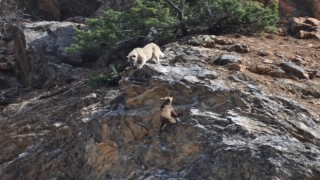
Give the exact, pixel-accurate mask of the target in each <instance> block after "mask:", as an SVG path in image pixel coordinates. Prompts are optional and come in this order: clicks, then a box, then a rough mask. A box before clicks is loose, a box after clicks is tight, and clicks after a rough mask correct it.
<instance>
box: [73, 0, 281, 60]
mask: <svg viewBox="0 0 320 180" xmlns="http://www.w3.org/2000/svg"><path fill="white" fill-rule="evenodd" d="M169 2H171V3H169ZM183 2H185V1H184V0H173V1H169V0H148V1H147V0H134V1H133V3H132V6H131V8H129V10H128V11H126V12H118V11H113V10H108V11H106V12H105V14H104V15H103V16H102V17H99V18H93V19H88V20H87V22H88V30H77V36H76V38H75V43H74V44H72V45H71V46H70V47H69V48H68V49H67V51H69V52H76V51H81V52H82V53H89V54H90V53H94V54H99V53H100V52H101V51H102V50H104V49H106V48H107V49H112V48H117V47H119V46H121V45H124V44H130V43H134V42H140V41H141V40H146V39H148V38H149V39H148V40H149V41H153V42H164V41H168V40H172V39H174V38H175V37H176V36H177V34H178V32H179V31H178V29H179V28H181V29H185V28H186V27H192V26H193V27H198V26H206V27H209V28H211V29H220V30H222V31H224V32H230V31H236V32H239V31H242V32H243V31H244V32H255V31H264V30H267V29H272V28H270V27H273V26H275V25H276V23H277V22H278V20H279V15H278V6H277V4H275V3H274V4H270V5H268V6H266V7H264V5H263V4H261V3H258V2H255V1H251V0H211V1H210V0H199V1H195V2H194V4H188V3H183ZM172 4H174V5H175V4H179V6H172ZM179 8H180V9H179ZM181 31H184V30H181ZM181 31H180V32H181ZM182 34H184V33H182Z"/></svg>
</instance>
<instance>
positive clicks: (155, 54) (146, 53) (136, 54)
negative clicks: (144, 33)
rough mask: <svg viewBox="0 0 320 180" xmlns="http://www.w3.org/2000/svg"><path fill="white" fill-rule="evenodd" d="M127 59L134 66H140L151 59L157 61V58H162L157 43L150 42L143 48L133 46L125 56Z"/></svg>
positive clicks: (162, 55)
mask: <svg viewBox="0 0 320 180" xmlns="http://www.w3.org/2000/svg"><path fill="white" fill-rule="evenodd" d="M127 58H128V61H129V62H130V64H131V65H132V66H133V67H134V68H138V69H140V68H142V67H143V66H144V65H145V64H146V62H147V61H149V60H152V61H153V62H155V63H157V64H158V63H159V58H164V54H163V52H161V50H160V48H159V46H158V45H156V44H155V43H150V44H147V45H146V46H144V47H143V48H134V49H133V50H132V51H131V52H130V53H129V54H128V56H127Z"/></svg>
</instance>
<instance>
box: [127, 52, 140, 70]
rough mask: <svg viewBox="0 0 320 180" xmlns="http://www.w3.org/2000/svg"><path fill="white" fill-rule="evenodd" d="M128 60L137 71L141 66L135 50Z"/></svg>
mask: <svg viewBox="0 0 320 180" xmlns="http://www.w3.org/2000/svg"><path fill="white" fill-rule="evenodd" d="M127 59H128V62H129V63H130V65H131V66H132V67H133V68H134V69H136V68H137V67H138V66H139V63H138V60H139V59H138V53H137V52H136V51H135V50H133V51H131V52H130V53H129V54H128V56H127Z"/></svg>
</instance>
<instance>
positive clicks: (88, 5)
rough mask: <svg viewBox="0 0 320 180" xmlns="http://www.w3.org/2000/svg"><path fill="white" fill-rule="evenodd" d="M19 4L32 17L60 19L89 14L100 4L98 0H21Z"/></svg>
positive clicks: (49, 19)
mask: <svg viewBox="0 0 320 180" xmlns="http://www.w3.org/2000/svg"><path fill="white" fill-rule="evenodd" d="M19 3H20V5H21V6H22V7H24V8H25V9H26V12H27V13H29V14H31V15H33V16H34V17H37V18H40V19H42V20H48V21H62V20H65V19H66V18H68V17H74V16H85V17H88V16H91V15H92V14H93V13H94V12H95V11H96V10H97V9H98V8H99V7H100V5H101V2H100V1H99V0H71V1H70V0H57V1H55V0H23V1H19Z"/></svg>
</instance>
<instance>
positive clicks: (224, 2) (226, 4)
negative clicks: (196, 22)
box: [210, 0, 279, 32]
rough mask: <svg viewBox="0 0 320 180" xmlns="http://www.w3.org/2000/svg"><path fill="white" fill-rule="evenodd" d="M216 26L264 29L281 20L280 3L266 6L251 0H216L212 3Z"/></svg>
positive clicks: (249, 30)
mask: <svg viewBox="0 0 320 180" xmlns="http://www.w3.org/2000/svg"><path fill="white" fill-rule="evenodd" d="M210 9H211V11H212V12H213V13H214V17H213V18H214V20H213V21H214V22H215V23H216V24H215V25H216V26H220V27H222V28H226V29H230V28H234V29H232V30H233V31H236V30H237V28H240V29H242V30H244V31H246V32H257V31H264V30H266V29H268V28H269V27H272V26H275V25H276V23H277V22H278V20H279V12H278V5H277V4H276V3H272V4H270V5H268V6H266V7H264V5H263V4H261V3H259V2H256V1H251V0H215V1H213V2H212V3H211V4H210Z"/></svg>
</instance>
